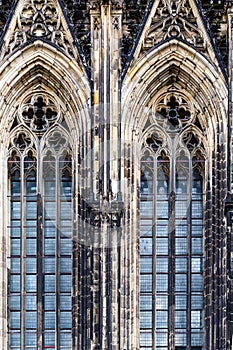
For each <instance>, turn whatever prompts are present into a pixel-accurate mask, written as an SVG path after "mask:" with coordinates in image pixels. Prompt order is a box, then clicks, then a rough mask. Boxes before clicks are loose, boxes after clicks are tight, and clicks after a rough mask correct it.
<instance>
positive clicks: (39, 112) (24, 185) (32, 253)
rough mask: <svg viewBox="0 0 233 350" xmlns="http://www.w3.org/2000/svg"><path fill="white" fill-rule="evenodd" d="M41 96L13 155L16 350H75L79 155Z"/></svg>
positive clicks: (12, 341)
mask: <svg viewBox="0 0 233 350" xmlns="http://www.w3.org/2000/svg"><path fill="white" fill-rule="evenodd" d="M35 96H36V97H35ZM35 96H33V97H32V98H31V99H30V100H28V101H27V102H28V103H26V105H23V106H21V107H20V108H19V110H20V113H21V114H20V113H19V118H18V119H19V122H21V124H20V125H18V126H16V127H15V128H13V130H12V133H11V135H12V136H11V142H10V145H9V153H8V156H9V157H8V172H9V202H10V208H11V212H10V218H9V227H8V228H9V235H10V250H9V256H8V259H9V260H8V261H9V262H8V266H9V292H8V305H9V325H8V329H9V349H12V350H13V349H15V350H16V349H19V348H21V349H24V348H29V347H30V349H32V350H33V349H34V350H36V349H42V348H58V349H72V251H73V250H72V244H73V238H72V237H73V228H72V225H73V218H72V213H73V210H72V193H73V190H72V183H73V179H72V173H73V170H72V169H73V166H72V153H71V148H70V144H69V142H68V137H67V135H66V134H65V131H64V130H63V129H62V128H61V127H60V125H59V124H58V121H59V112H58V108H57V105H55V103H53V100H51V99H50V97H48V96H46V95H45V94H44V95H43V96H42V95H41V94H36V95H35ZM28 114H29V116H28ZM36 118H37V119H36ZM34 120H36V121H37V122H36V123H34ZM38 120H39V122H38ZM55 123H56V125H55ZM45 131H47V133H46V132H45Z"/></svg>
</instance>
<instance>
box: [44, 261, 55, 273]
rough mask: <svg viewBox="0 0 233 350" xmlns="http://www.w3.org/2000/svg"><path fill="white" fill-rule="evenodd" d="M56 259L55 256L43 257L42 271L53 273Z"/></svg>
mask: <svg viewBox="0 0 233 350" xmlns="http://www.w3.org/2000/svg"><path fill="white" fill-rule="evenodd" d="M56 265H57V264H56V260H55V258H44V272H45V273H50V274H51V273H55V267H56Z"/></svg>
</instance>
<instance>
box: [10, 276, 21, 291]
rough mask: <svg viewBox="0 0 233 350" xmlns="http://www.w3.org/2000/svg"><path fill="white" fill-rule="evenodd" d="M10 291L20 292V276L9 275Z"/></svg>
mask: <svg viewBox="0 0 233 350" xmlns="http://www.w3.org/2000/svg"><path fill="white" fill-rule="evenodd" d="M10 290H11V292H20V275H11V281H10Z"/></svg>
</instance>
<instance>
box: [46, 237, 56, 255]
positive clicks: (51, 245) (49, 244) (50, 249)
mask: <svg viewBox="0 0 233 350" xmlns="http://www.w3.org/2000/svg"><path fill="white" fill-rule="evenodd" d="M44 252H45V255H55V253H56V240H55V239H52V238H46V239H45V240H44Z"/></svg>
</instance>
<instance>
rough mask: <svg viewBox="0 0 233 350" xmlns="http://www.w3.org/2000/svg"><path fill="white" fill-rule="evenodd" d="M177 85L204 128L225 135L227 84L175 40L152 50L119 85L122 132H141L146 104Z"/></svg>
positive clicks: (215, 69) (216, 69)
mask: <svg viewBox="0 0 233 350" xmlns="http://www.w3.org/2000/svg"><path fill="white" fill-rule="evenodd" d="M173 85H176V86H177V87H178V88H179V89H180V90H181V91H182V92H183V93H184V94H187V93H188V94H189V95H190V97H191V98H192V99H193V100H194V101H195V103H196V105H197V106H198V107H199V109H200V110H201V111H203V112H204V114H205V124H206V127H207V126H209V127H210V129H212V136H211V137H213V132H214V131H215V132H216V131H217V129H216V128H217V127H219V130H222V131H223V132H224V133H225V134H226V132H227V130H226V125H227V82H226V80H225V78H224V76H223V74H222V72H221V70H220V68H219V67H217V66H215V65H213V64H212V63H210V61H208V59H207V58H205V57H204V56H203V55H201V54H200V53H198V52H197V51H196V50H195V49H194V48H193V47H191V46H189V45H187V44H185V43H184V42H182V41H179V40H177V39H172V40H169V41H168V42H164V43H163V44H161V45H159V46H158V47H154V48H153V49H151V50H150V51H149V52H148V53H146V54H145V55H143V56H142V57H141V58H139V59H138V60H137V61H136V62H134V63H133V65H132V66H131V67H130V69H129V70H128V72H127V74H126V76H125V77H124V80H123V82H122V131H123V132H125V136H126V137H127V135H131V132H130V130H135V131H136V133H137V132H140V121H141V119H142V115H144V114H145V112H146V110H147V107H148V104H149V102H150V101H151V100H152V99H153V98H154V97H155V96H156V95H158V94H160V93H161V92H163V91H164V89H167V88H169V87H170V86H173Z"/></svg>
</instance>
